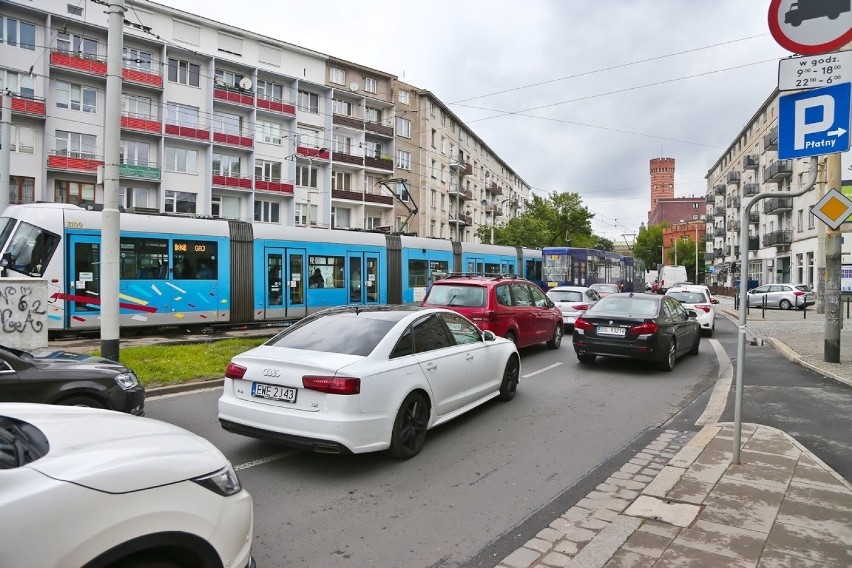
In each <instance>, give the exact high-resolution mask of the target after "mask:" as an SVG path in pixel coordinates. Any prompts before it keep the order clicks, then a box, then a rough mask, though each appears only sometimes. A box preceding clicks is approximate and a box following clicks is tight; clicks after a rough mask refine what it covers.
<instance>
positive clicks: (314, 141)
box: [296, 126, 322, 148]
mask: <svg viewBox="0 0 852 568" xmlns="http://www.w3.org/2000/svg"><path fill="white" fill-rule="evenodd" d="M296 132H297V134H296V136H297V140H296V146H300V147H302V148H322V131H321V130H316V129H313V128H305V127H304V126H299V127H298V129H297V131H296Z"/></svg>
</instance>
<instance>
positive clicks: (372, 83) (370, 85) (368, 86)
mask: <svg viewBox="0 0 852 568" xmlns="http://www.w3.org/2000/svg"><path fill="white" fill-rule="evenodd" d="M364 90H365V91H367V92H368V93H375V92H376V80H375V79H372V78H370V77H365V78H364Z"/></svg>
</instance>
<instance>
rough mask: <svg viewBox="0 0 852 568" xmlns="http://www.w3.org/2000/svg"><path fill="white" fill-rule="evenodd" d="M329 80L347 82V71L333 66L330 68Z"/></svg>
mask: <svg viewBox="0 0 852 568" xmlns="http://www.w3.org/2000/svg"><path fill="white" fill-rule="evenodd" d="M328 80H329V82H331V83H335V84H337V85H345V84H346V71H344V70H343V69H340V68H339V67H332V68H330V69H329V70H328Z"/></svg>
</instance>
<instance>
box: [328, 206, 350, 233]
mask: <svg viewBox="0 0 852 568" xmlns="http://www.w3.org/2000/svg"><path fill="white" fill-rule="evenodd" d="M350 217H351V210H350V209H349V208H348V207H332V208H331V226H332V228H335V229H348V228H349V227H350V225H349V219H350Z"/></svg>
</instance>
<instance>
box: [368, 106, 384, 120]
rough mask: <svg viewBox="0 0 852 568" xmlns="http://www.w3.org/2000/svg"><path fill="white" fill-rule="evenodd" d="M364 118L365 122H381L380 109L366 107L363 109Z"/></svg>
mask: <svg viewBox="0 0 852 568" xmlns="http://www.w3.org/2000/svg"><path fill="white" fill-rule="evenodd" d="M364 119H365V120H366V121H367V122H381V121H382V111H380V110H379V109H377V108H373V107H367V108H366V109H365V110H364Z"/></svg>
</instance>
